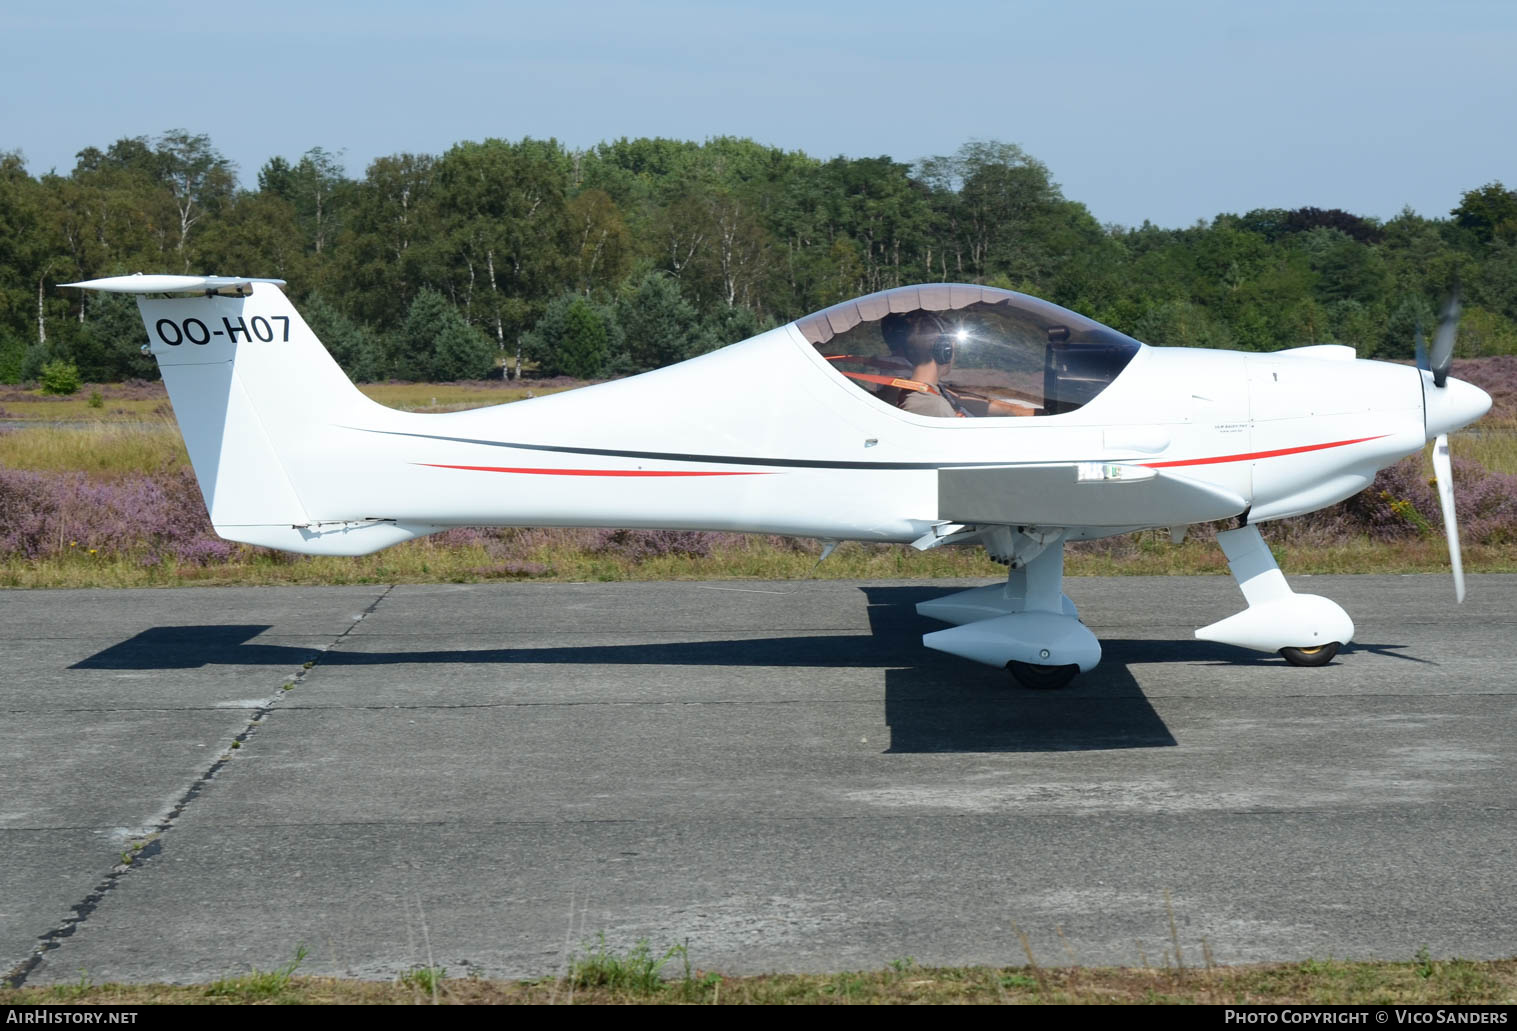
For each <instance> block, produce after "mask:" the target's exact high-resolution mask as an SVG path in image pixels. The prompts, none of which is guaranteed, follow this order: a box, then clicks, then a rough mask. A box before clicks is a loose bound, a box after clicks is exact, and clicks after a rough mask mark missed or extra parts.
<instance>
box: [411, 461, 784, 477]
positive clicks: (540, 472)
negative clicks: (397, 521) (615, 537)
mask: <svg viewBox="0 0 1517 1031" xmlns="http://www.w3.org/2000/svg"><path fill="white" fill-rule="evenodd" d="M415 464H416V465H425V466H429V467H430V468H433V469H466V470H469V471H471V472H476V473H525V474H526V475H529V476H769V475H770V474H769V473H760V472H752V473H750V472H705V471H685V470H668V469H518V468H512V467H509V466H500V465H439V464H438V463H436V462H417V463H415Z"/></svg>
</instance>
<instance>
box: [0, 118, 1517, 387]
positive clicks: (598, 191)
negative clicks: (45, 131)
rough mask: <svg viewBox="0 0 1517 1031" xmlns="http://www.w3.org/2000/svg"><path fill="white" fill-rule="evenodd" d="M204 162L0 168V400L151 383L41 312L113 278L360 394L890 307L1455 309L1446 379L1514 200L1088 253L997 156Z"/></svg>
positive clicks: (181, 156)
mask: <svg viewBox="0 0 1517 1031" xmlns="http://www.w3.org/2000/svg"><path fill="white" fill-rule="evenodd" d="M236 173H237V170H236V168H235V167H234V166H233V165H232V163H231V162H230V161H228V160H227V159H226V158H225V157H224V156H223V155H222V154H221V153H220V152H219V151H217V149H216V148H215V146H214V145H213V143H212V141H211V140H210V138H209V137H207V136H205V135H200V134H194V133H189V132H186V131H183V130H171V131H169V132H165V133H164V134H162V135H161V136H158V137H156V138H148V137H127V138H123V139H120V140H117V141H116V142H114V143H112V144H110V145H109V146H108V147H106V148H105V149H104V150H100V149H98V148H95V147H89V148H86V149H85V150H83V151H81V152H80V153H79V154H78V155H77V159H76V163H75V166H74V168H73V170H72V171H71V172H69V173H68V174H67V175H64V174H59V173H57V172H56V171H52V172H47V173H45V174H42V175H33V174H31V173H30V172H29V171H28V170H27V167H26V163H25V161H24V159H23V157H22V155H21V154H20V153H18V152H12V153H3V154H0V382H9V383H15V382H23V381H30V380H34V379H36V378H37V377H38V375H39V373H40V371H41V369H42V368H43V366H44V365H48V364H50V363H59V362H69V363H73V364H74V365H75V366H77V368H78V370H79V372H80V374H81V375H82V376H83V377H84V378H85V379H87V380H92V381H112V380H117V379H122V378H126V377H132V376H144V377H146V376H154V375H156V370H155V369H154V367H153V363H152V362H151V361H150V360H148V359H145V358H143V357H142V356H141V355H140V354H139V353H138V347H139V345H140V344H141V343H142V342H143V340H144V336H143V333H142V330H141V325H140V323H139V322H138V320H137V316H136V310H135V305H133V304H132V302H131V300H130V299H129V298H124V297H119V296H113V295H85V296H80V292H79V291H74V290H68V291H60V290H59V289H58V288H57V284H58V283H60V282H69V281H73V280H77V279H88V278H94V277H97V276H106V275H118V274H126V273H130V272H138V271H142V272H154V271H169V272H186V273H191V272H193V273H202V272H203V273H216V274H236V275H253V276H276V277H279V278H283V279H286V280H288V281H289V292H290V294H291V296H292V298H293V299H294V300H295V302H296V304H297V305H298V306H299V307H300V308H301V310H302V312H303V313H304V314H305V316H306V318H307V321H309V322H310V323H311V325H312V327H313V328H314V329H315V330H316V332H317V333H318V335H319V336H321V338H322V339H323V341H324V342H325V343H326V344H327V345H328V347H329V348H330V349H331V350H332V352H333V354H334V355H335V356H336V358H337V359H338V361H339V362H341V363H342V365H343V366H344V367H345V368H346V369H347V370H348V371H349V372H350V374H352V375H353V376H354V377H355V378H357V379H361V380H376V379H391V378H395V379H433V380H450V379H468V378H481V377H486V376H490V375H506V376H519V375H521V374H522V372H523V370H524V369H525V370H526V371H527V372H528V373H529V374H532V375H545V376H551V375H560V374H562V375H569V376H575V377H580V378H594V377H602V376H614V375H622V374H626V373H632V372H637V371H640V370H643V369H648V368H653V367H657V366H659V365H664V364H667V363H669V362H672V361H676V360H679V359H681V358H685V357H688V356H691V355H694V354H698V353H701V352H703V351H706V350H710V349H712V348H714V347H717V346H721V345H723V344H726V343H730V342H732V341H735V340H739V339H742V338H743V337H745V336H748V335H751V334H752V333H754V332H757V331H758V330H760V329H762V328H765V327H767V326H770V325H775V324H778V323H781V322H784V321H788V320H790V319H793V318H796V317H798V316H800V315H803V314H806V313H807V312H810V311H814V310H816V309H819V308H822V307H825V306H827V305H829V304H832V303H835V302H837V301H841V300H844V299H847V298H849V297H853V296H857V295H859V294H864V293H869V292H871V291H874V290H881V289H885V288H888V287H893V286H899V285H903V284H906V283H916V282H932V281H952V282H972V283H985V284H990V285H993V286H1001V287H1006V288H1009V289H1015V290H1021V291H1023V292H1026V293H1030V294H1035V295H1037V296H1040V297H1045V298H1048V299H1049V300H1052V301H1055V302H1056V303H1059V304H1062V305H1064V306H1066V307H1069V308H1073V309H1074V310H1076V311H1079V312H1082V313H1084V314H1087V315H1090V316H1091V317H1093V318H1095V319H1098V320H1100V321H1102V322H1105V323H1107V324H1109V325H1111V326H1113V327H1115V328H1117V329H1120V330H1122V331H1124V332H1126V333H1129V334H1131V335H1133V336H1135V337H1137V338H1139V339H1141V340H1144V341H1146V342H1149V343H1154V344H1167V345H1186V346H1204V347H1231V348H1242V349H1248V350H1271V349H1275V348H1280V347H1290V346H1297V345H1302V344H1311V343H1328V342H1340V343H1348V344H1352V345H1354V346H1355V347H1357V348H1358V349H1359V352H1360V354H1361V355H1365V356H1391V357H1405V356H1407V355H1409V354H1410V352H1411V346H1412V345H1411V341H1412V336H1413V333H1414V331H1415V327H1416V326H1417V324H1418V323H1419V322H1421V323H1423V324H1424V325H1428V326H1430V325H1431V324H1432V323H1433V321H1434V320H1435V317H1436V316H1435V314H1434V312H1435V310H1436V307H1437V305H1438V304H1439V303H1441V300H1442V299H1443V297H1444V296H1445V295H1446V294H1447V293H1448V292H1449V290H1450V289H1452V288H1453V286H1454V284H1456V283H1458V284H1459V287H1460V290H1461V292H1462V294H1463V296H1464V299H1465V304H1466V314H1465V321H1464V323H1463V330H1462V333H1461V339H1460V349H1461V353H1464V354H1495V353H1513V352H1517V191H1513V190H1509V189H1507V188H1506V187H1505V186H1504V185H1502V184H1501V183H1499V182H1498V183H1489V184H1486V185H1484V186H1480V187H1475V188H1472V189H1471V190H1469V191H1468V192H1466V193H1464V194H1463V195H1462V197H1461V198H1460V199H1459V203H1458V205H1457V206H1456V207H1454V208H1453V209H1452V210H1451V211H1450V212H1449V214H1448V217H1436V218H1429V217H1424V216H1422V215H1419V214H1417V213H1415V212H1413V211H1411V210H1409V209H1408V210H1404V211H1402V212H1401V213H1400V214H1399V215H1397V216H1396V217H1395V218H1392V219H1390V220H1388V221H1380V220H1377V219H1374V218H1369V217H1363V216H1359V215H1354V214H1351V213H1349V212H1346V211H1342V210H1338V209H1330V210H1322V209H1318V208H1311V207H1308V208H1300V209H1297V210H1293V211H1287V210H1281V209H1259V210H1253V211H1249V212H1247V213H1245V214H1241V215H1239V214H1219V215H1217V216H1216V217H1215V218H1213V219H1212V220H1210V221H1209V222H1198V223H1197V224H1196V225H1194V226H1190V227H1188V228H1182V229H1164V228H1160V227H1157V226H1154V225H1151V224H1148V223H1144V224H1143V225H1141V226H1138V227H1123V226H1110V225H1107V226H1103V225H1101V224H1100V223H1099V222H1097V221H1096V219H1095V218H1094V217H1093V216H1092V215H1091V214H1090V212H1089V211H1088V210H1087V209H1086V207H1085V206H1084V205H1083V204H1081V203H1079V202H1078V201H1074V200H1070V199H1068V198H1066V197H1065V196H1064V195H1063V192H1062V191H1061V190H1060V188H1059V186H1058V185H1057V184H1056V183H1055V182H1054V181H1053V179H1052V178H1051V176H1050V173H1049V170H1048V168H1047V167H1046V166H1045V165H1044V164H1043V163H1042V162H1040V161H1038V160H1037V159H1036V158H1034V157H1032V156H1031V155H1029V154H1027V153H1025V152H1024V151H1023V150H1021V149H1020V148H1019V147H1017V146H1015V145H1013V144H1008V143H997V142H983V141H975V142H970V143H966V144H965V145H964V146H962V147H960V148H959V150H958V151H956V152H955V153H953V154H950V155H940V156H933V157H927V158H923V159H921V160H919V161H916V162H913V163H908V162H902V161H898V160H896V159H894V158H891V157H885V156H882V157H871V158H847V157H836V158H832V159H829V160H824V159H819V158H814V157H811V156H808V155H806V154H804V153H801V152H799V151H785V150H781V149H779V148H776V147H769V146H765V145H763V144H760V143H756V142H754V141H752V140H748V139H738V138H731V137H719V138H715V139H711V140H707V141H705V142H704V143H696V142H689V141H679V140H668V139H620V140H616V141H614V142H606V143H601V144H599V145H597V146H595V147H592V148H590V149H588V150H573V149H569V148H566V147H564V146H562V145H560V144H559V143H558V142H557V141H555V140H535V139H523V140H520V141H515V142H512V141H506V140H499V139H487V140H484V141H481V142H472V141H471V142H463V143H458V144H456V145H454V146H453V147H452V148H450V149H449V150H448V151H447V152H446V153H445V154H442V155H436V156H434V155H426V154H394V155H390V156H388V157H381V158H378V159H376V160H375V161H373V162H371V163H370V164H369V166H368V168H367V169H366V170H365V172H364V175H363V177H362V178H351V177H349V176H348V174H347V172H346V170H345V169H344V167H343V164H342V161H341V157H340V155H339V154H336V153H333V152H331V151H327V150H325V149H323V148H321V147H315V148H312V149H311V150H309V151H307V152H306V153H304V154H302V155H300V156H299V157H298V158H295V159H293V160H292V159H289V158H285V157H272V158H270V159H269V160H268V161H267V162H266V163H265V164H264V165H263V167H262V168H260V169H259V170H258V173H257V177H256V182H257V186H256V189H241V188H239V186H238V179H237V174H236Z"/></svg>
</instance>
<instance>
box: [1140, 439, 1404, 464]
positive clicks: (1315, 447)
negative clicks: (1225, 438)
mask: <svg viewBox="0 0 1517 1031" xmlns="http://www.w3.org/2000/svg"><path fill="white" fill-rule="evenodd" d="M1387 436H1390V434H1388V433H1381V434H1378V435H1376V436H1373V437H1355V438H1354V439H1353V440H1335V441H1332V442H1331V443H1329V444H1307V445H1306V446H1304V447H1283V448H1279V449H1277V450H1274V451H1251V452H1249V453H1248V454H1243V455H1219V456H1217V457H1216V458H1182V459H1180V460H1178V461H1174V462H1139V463H1138V464H1139V465H1142V466H1146V467H1147V468H1149V469H1172V468H1174V467H1175V466H1177V465H1221V464H1222V463H1223V462H1252V461H1254V460H1255V459H1259V458H1279V457H1280V456H1281V455H1299V454H1303V453H1305V452H1307V451H1325V450H1326V449H1328V448H1331V447H1347V446H1348V445H1349V444H1363V443H1364V442H1365V441H1366V440H1379V439H1380V438H1381V437H1387Z"/></svg>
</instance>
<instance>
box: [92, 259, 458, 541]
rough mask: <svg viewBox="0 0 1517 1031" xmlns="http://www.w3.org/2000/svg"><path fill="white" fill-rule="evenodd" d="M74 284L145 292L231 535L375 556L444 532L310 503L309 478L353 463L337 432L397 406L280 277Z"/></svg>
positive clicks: (158, 352)
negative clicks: (362, 376) (347, 367)
mask: <svg viewBox="0 0 1517 1031" xmlns="http://www.w3.org/2000/svg"><path fill="white" fill-rule="evenodd" d="M64 285H68V286H78V287H83V288H85V289H96V290H107V291H112V292H116V293H132V294H137V295H138V296H137V307H138V309H139V311H140V312H141V314H142V321H143V324H144V325H145V327H146V329H147V335H148V348H149V350H150V351H151V352H152V354H153V356H154V357H155V358H157V359H158V367H159V369H160V371H161V372H162V373H163V382H164V385H165V386H166V387H167V388H168V392H169V400H170V402H171V403H172V404H173V406H174V417H175V418H176V419H177V420H178V421H179V429H180V432H181V433H182V434H183V435H184V442H185V446H186V447H187V449H188V450H189V453H190V462H191V464H192V465H193V466H194V469H195V478H196V480H197V481H198V482H199V484H200V492H201V494H202V495H203V496H204V498H205V507H206V511H207V512H208V513H209V514H210V517H211V523H212V525H213V526H214V527H215V528H216V532H217V533H218V534H220V535H221V536H222V537H225V538H227V539H228V540H235V541H245V542H248V543H251V544H265V545H268V546H270V547H277V548H285V549H288V550H292V551H302V552H307V553H314V554H364V553H367V552H370V551H375V550H377V549H379V548H382V547H386V546H388V545H390V544H394V543H396V542H398V541H401V540H405V539H407V538H410V537H414V536H417V535H418V534H419V533H426V532H430V531H431V530H432V529H434V527H411V528H407V527H401V526H397V525H396V524H395V523H394V522H393V521H390V520H386V519H384V518H383V514H382V513H341V514H339V518H337V519H336V520H333V519H332V517H331V515H330V514H324V513H318V512H313V511H312V510H311V507H310V506H309V505H308V504H307V503H306V500H305V499H303V498H302V496H301V485H302V484H305V485H307V488H308V489H309V487H310V485H312V484H315V483H319V482H320V477H321V476H322V475H324V473H326V472H328V471H329V470H330V469H331V467H332V464H333V463H335V462H339V461H341V458H342V456H341V455H340V454H336V453H334V452H333V450H332V448H331V446H330V441H329V438H328V435H327V432H326V431H327V428H328V427H329V426H331V425H332V424H333V423H339V424H340V423H344V422H353V421H357V420H358V419H360V418H361V417H362V416H364V415H366V414H372V413H373V412H374V411H375V410H379V411H387V410H385V409H383V408H382V406H380V405H377V404H375V403H374V402H373V401H370V400H369V399H368V398H367V397H365V396H364V395H363V394H361V393H360V392H359V390H358V388H357V387H355V386H353V384H352V382H351V381H350V380H349V379H348V378H347V376H346V375H345V374H344V373H343V371H342V369H341V368H340V367H339V366H338V365H337V363H336V362H335V361H333V359H332V356H331V355H330V354H328V353H327V350H326V348H325V347H323V346H322V344H321V342H320V341H319V340H317V339H316V335H315V334H314V333H312V332H311V329H310V327H309V326H307V325H306V323H305V320H304V319H302V318H301V317H300V314H299V312H297V311H296V310H295V308H294V306H293V305H292V304H290V301H289V298H287V297H286V296H285V295H284V292H283V291H282V290H281V289H280V286H281V285H282V284H281V283H280V282H279V281H277V280H251V279H236V278H230V277H205V276H118V277H115V278H112V279H100V280H92V281H90V282H85V283H70V284H64ZM314 519H326V520H328V521H327V522H316V521H313V520H314Z"/></svg>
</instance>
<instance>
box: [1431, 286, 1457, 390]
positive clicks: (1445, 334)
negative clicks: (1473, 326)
mask: <svg viewBox="0 0 1517 1031" xmlns="http://www.w3.org/2000/svg"><path fill="white" fill-rule="evenodd" d="M1458 335H1459V291H1458V290H1455V291H1454V293H1453V294H1452V295H1451V296H1450V297H1449V303H1448V304H1445V305H1444V306H1443V312H1442V313H1441V314H1440V315H1439V316H1438V332H1437V333H1436V334H1435V335H1434V336H1433V353H1432V354H1431V355H1430V358H1431V362H1430V365H1429V367H1430V368H1431V369H1432V373H1433V386H1435V387H1441V386H1443V385H1444V384H1445V383H1447V382H1448V378H1449V366H1450V365H1452V364H1453V363H1454V338H1455V337H1457V336H1458Z"/></svg>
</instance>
